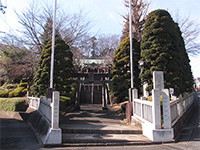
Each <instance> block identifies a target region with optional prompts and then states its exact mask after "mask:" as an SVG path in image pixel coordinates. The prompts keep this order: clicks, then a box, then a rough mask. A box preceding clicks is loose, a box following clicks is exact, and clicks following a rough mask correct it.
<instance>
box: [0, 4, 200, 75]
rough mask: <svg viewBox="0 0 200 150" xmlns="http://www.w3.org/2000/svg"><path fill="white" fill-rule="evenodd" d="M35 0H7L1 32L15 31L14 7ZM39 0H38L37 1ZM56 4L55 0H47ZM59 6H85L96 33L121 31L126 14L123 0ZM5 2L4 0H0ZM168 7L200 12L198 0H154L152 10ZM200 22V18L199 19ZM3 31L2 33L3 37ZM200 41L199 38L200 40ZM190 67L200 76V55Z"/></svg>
mask: <svg viewBox="0 0 200 150" xmlns="http://www.w3.org/2000/svg"><path fill="white" fill-rule="evenodd" d="M30 1H32V0H7V9H5V11H6V13H5V14H4V15H3V14H2V13H1V12H0V32H6V33H10V32H15V29H17V28H18V21H17V17H16V15H15V13H14V9H15V10H16V11H17V12H20V11H21V10H23V9H24V8H26V7H27V6H28V4H29V2H30ZM34 1H36V0H34ZM46 1H48V2H50V3H52V4H53V0H46ZM57 1H58V5H59V6H60V7H62V8H64V9H67V11H69V12H71V13H73V12H78V11H79V10H80V9H84V11H85V12H88V19H90V20H93V24H94V26H93V28H92V30H91V32H92V33H93V34H95V33H98V34H103V33H105V34H121V33H122V29H123V18H122V17H121V15H123V14H126V13H127V11H128V10H127V9H125V8H124V5H123V1H124V0H57ZM1 2H2V3H3V5H4V4H5V0H1ZM155 9H165V10H168V11H169V13H170V14H171V15H172V16H173V14H174V13H175V12H176V11H177V10H179V12H180V14H181V16H188V15H190V16H191V17H190V18H191V19H195V20H196V19H198V18H199V15H200V4H199V0H151V9H150V10H151V11H152V10H155ZM198 21H199V23H200V19H199V20H198ZM2 34H3V33H0V36H1V35H2ZM199 41H200V40H199ZM190 60H191V63H190V64H191V66H192V71H193V75H194V77H200V55H198V56H195V57H191V56H190Z"/></svg>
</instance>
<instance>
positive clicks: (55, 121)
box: [51, 91, 60, 129]
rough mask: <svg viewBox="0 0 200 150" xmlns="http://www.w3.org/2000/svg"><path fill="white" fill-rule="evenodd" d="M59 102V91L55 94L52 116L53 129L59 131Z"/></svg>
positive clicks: (53, 96)
mask: <svg viewBox="0 0 200 150" xmlns="http://www.w3.org/2000/svg"><path fill="white" fill-rule="evenodd" d="M59 101H60V93H59V92H58V91H55V92H53V95H52V114H51V127H52V128H53V129H57V128H58V125H59Z"/></svg>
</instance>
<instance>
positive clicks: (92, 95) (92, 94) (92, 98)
mask: <svg viewBox="0 0 200 150" xmlns="http://www.w3.org/2000/svg"><path fill="white" fill-rule="evenodd" d="M91 104H94V83H92V89H91Z"/></svg>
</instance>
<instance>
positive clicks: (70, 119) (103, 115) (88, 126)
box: [60, 104, 151, 146]
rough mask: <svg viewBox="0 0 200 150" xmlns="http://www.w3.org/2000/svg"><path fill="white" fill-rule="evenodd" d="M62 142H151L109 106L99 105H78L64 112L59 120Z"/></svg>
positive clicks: (70, 144)
mask: <svg viewBox="0 0 200 150" xmlns="http://www.w3.org/2000/svg"><path fill="white" fill-rule="evenodd" d="M60 127H61V129H62V132H63V143H65V144H66V143H68V145H69V146H72V144H73V143H76V144H80V145H95V144H97V145H108V144H111V145H117V144H121V145H123V144H127V143H129V144H130V143H132V144H142V143H151V141H150V140H149V139H148V138H146V137H145V136H144V135H142V130H141V129H139V128H137V127H135V126H128V125H126V124H125V123H124V122H123V118H122V117H120V116H119V115H118V114H117V113H116V112H115V111H114V109H113V108H112V107H111V106H108V110H102V107H101V105H100V104H86V105H81V110H80V111H79V110H78V111H71V112H68V113H66V114H65V115H64V116H62V117H61V119H60Z"/></svg>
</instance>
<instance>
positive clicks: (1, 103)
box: [0, 98, 27, 111]
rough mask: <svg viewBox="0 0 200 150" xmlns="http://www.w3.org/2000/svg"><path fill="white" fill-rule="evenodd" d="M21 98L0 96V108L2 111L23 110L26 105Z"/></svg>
mask: <svg viewBox="0 0 200 150" xmlns="http://www.w3.org/2000/svg"><path fill="white" fill-rule="evenodd" d="M25 103H26V102H25V100H24V99H23V98H1V99H0V110H4V111H25V110H26V108H27V107H26V105H25Z"/></svg>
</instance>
